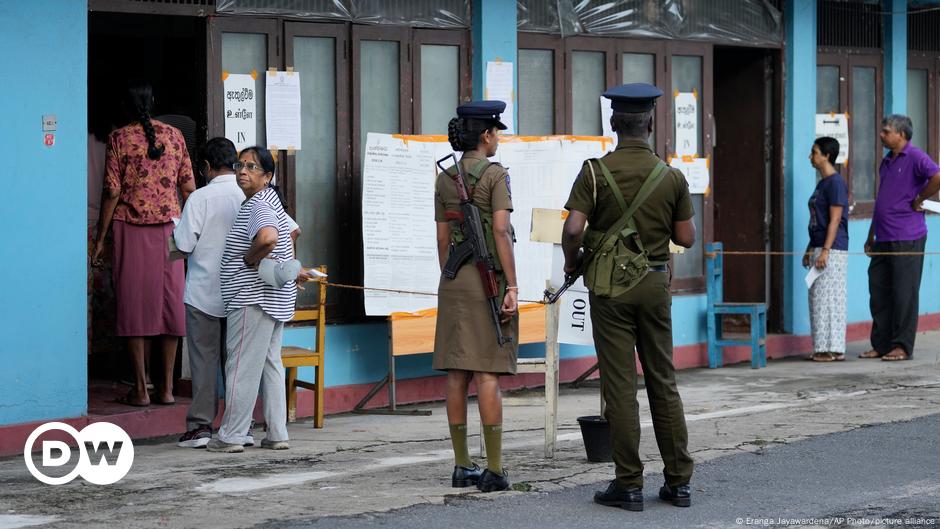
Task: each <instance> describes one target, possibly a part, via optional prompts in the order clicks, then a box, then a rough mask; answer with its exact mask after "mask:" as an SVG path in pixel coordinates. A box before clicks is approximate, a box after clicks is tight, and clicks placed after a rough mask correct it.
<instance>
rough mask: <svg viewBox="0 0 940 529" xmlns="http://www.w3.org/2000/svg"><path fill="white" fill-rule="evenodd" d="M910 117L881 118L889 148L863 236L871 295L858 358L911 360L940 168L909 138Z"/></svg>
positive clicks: (882, 134)
mask: <svg viewBox="0 0 940 529" xmlns="http://www.w3.org/2000/svg"><path fill="white" fill-rule="evenodd" d="M913 134H914V127H913V125H912V124H911V118H909V117H907V116H900V115H897V114H892V115H890V116H888V117H886V118H884V120H882V122H881V143H882V144H884V146H885V148H886V149H889V150H890V152H889V153H888V154H887V155H886V156H885V157H884V159H883V160H882V161H881V167H880V168H879V170H878V176H879V184H878V196H877V197H876V199H875V213H874V215H873V216H872V219H871V228H869V230H868V240H866V241H865V253H867V254H868V255H869V256H870V257H871V264H869V265H868V291H869V294H870V295H871V298H870V306H871V317H872V327H871V350H869V351H865V352H864V353H862V354H860V355H859V356H860V357H861V358H881V359H882V360H910V359H911V356H912V355H913V354H914V336H915V335H916V334H917V315H918V294H919V291H920V276H921V273H922V272H923V269H924V248H925V247H926V244H927V222H926V220H925V219H924V210H923V209H922V207H921V206H923V203H924V200H926V199H927V197H930V196H932V195H933V194H934V193H936V192H937V191H938V190H940V167H937V164H936V163H934V161H933V160H931V159H930V157H929V156H927V154H926V153H924V151H922V150H920V149H918V148H917V147H915V146H914V145H913V144H911V143H910V140H911V136H912V135H913Z"/></svg>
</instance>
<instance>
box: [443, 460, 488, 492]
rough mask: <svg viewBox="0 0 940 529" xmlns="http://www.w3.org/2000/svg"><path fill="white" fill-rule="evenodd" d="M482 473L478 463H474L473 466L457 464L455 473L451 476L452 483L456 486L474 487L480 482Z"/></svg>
mask: <svg viewBox="0 0 940 529" xmlns="http://www.w3.org/2000/svg"><path fill="white" fill-rule="evenodd" d="M482 473H483V472H482V471H481V470H480V467H479V466H477V464H476V463H474V464H473V468H467V467H461V466H455V467H454V473H453V475H451V477H450V484H451V486H452V487H454V488H463V487H473V486H475V485H476V484H477V483H479V482H480V474H482Z"/></svg>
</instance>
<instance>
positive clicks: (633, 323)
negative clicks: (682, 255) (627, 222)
mask: <svg viewBox="0 0 940 529" xmlns="http://www.w3.org/2000/svg"><path fill="white" fill-rule="evenodd" d="M590 299H591V320H592V323H593V326H594V345H595V347H596V349H597V360H598V363H599V365H600V371H601V388H602V391H603V394H604V399H605V400H606V402H607V409H606V411H605V418H606V419H607V421H608V422H609V423H610V434H611V447H612V449H613V450H612V451H613V457H614V464H615V465H616V473H617V482H618V484H619V485H620V486H621V487H641V488H642V487H643V461H642V459H640V413H639V404H638V403H637V400H636V386H637V369H636V360H635V355H634V352H633V348H634V346H636V351H637V354H638V355H639V358H640V364H642V366H643V374H644V380H645V382H646V394H647V396H648V397H649V402H650V414H651V415H652V416H653V432H654V433H655V434H656V444H657V445H658V446H659V453H660V455H661V456H662V458H663V466H664V467H665V468H664V469H663V474H664V476H665V478H666V483H667V484H669V485H670V486H677V485H683V484H686V483H688V482H689V480H690V479H691V478H692V457H691V456H690V455H689V450H688V444H689V434H688V432H687V430H686V425H685V415H684V413H683V410H682V399H681V398H680V397H679V390H678V388H676V370H675V367H674V366H673V364H672V299H671V294H670V292H669V274H666V273H662V272H650V273H649V274H648V275H647V276H646V277H645V278H644V279H643V281H642V282H640V284H638V285H637V286H636V287H634V288H633V289H632V290H630V291H629V292H627V293H626V294H624V295H622V296H620V297H617V298H599V297H597V296H595V295H593V294H591V298H590Z"/></svg>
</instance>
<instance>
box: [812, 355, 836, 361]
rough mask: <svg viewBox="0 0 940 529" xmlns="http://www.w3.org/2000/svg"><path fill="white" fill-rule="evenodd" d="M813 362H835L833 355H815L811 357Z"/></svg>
mask: <svg viewBox="0 0 940 529" xmlns="http://www.w3.org/2000/svg"><path fill="white" fill-rule="evenodd" d="M809 359H810V360H812V361H813V362H832V361H833V360H835V359H834V358H833V357H832V353H813V356H811V357H809Z"/></svg>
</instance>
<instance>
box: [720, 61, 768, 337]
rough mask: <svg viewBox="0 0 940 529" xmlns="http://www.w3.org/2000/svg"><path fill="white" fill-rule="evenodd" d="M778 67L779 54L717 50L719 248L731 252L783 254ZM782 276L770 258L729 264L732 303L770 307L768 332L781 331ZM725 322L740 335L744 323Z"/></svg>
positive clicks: (741, 258) (735, 259)
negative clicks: (777, 250)
mask: <svg viewBox="0 0 940 529" xmlns="http://www.w3.org/2000/svg"><path fill="white" fill-rule="evenodd" d="M778 60H779V52H778V51H776V50H766V49H758V48H742V47H722V46H716V47H715V49H714V61H715V62H714V65H715V70H714V72H715V73H714V77H713V79H714V86H715V88H714V94H715V104H714V109H715V120H714V123H715V140H714V141H715V164H714V171H715V174H714V180H713V182H714V184H713V185H714V189H713V191H714V240H715V241H721V242H722V243H724V248H725V250H726V251H746V252H766V251H770V250H771V249H773V248H775V247H779V241H777V238H778V237H779V234H778V230H775V229H774V224H775V222H774V219H775V218H777V219H779V218H780V217H779V216H778V215H777V212H778V207H777V203H778V201H777V200H776V198H778V197H779V193H776V192H774V190H775V189H779V181H780V180H779V178H780V176H779V173H780V171H779V167H780V164H779V155H780V153H779V147H778V145H779V144H778V139H779V130H780V129H779V126H780V115H781V109H780V108H779V107H780V98H779V97H778V90H777V86H778V85H777V82H776V80H777V78H778V77H777V76H778V74H779V72H778V70H779V66H778V64H779V63H778V62H777V61H778ZM776 224H779V222H778V223H776ZM778 268H779V267H778V266H777V265H776V263H775V262H774V260H773V259H772V257H771V256H769V255H766V254H764V255H728V256H726V257H725V260H724V298H725V301H729V302H762V303H766V304H767V306H768V311H769V315H768V316H769V319H768V326H769V328H770V329H771V330H779V328H780V314H781V312H782V311H781V310H780V309H781V304H780V298H781V296H780V293H779V292H777V291H776V290H777V287H776V285H777V284H779V282H778V281H775V280H774V278H775V277H776V276H777V275H778V274H780V271H779V270H778ZM781 278H782V274H781ZM725 320H726V321H728V323H729V324H730V326H731V327H732V328H734V327H736V326H738V325H740V324H741V323H744V322H743V321H741V322H737V323H738V325H735V321H734V320H733V319H731V318H726V319H725Z"/></svg>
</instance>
